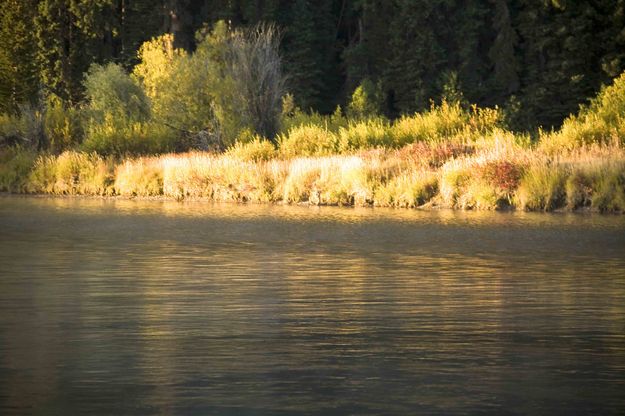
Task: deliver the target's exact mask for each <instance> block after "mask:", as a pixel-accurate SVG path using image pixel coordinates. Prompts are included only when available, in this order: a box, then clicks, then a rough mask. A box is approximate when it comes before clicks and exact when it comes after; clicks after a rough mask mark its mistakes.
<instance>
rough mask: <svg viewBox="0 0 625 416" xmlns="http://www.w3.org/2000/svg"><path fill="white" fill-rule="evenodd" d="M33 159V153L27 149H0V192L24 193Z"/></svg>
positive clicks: (34, 156)
mask: <svg viewBox="0 0 625 416" xmlns="http://www.w3.org/2000/svg"><path fill="white" fill-rule="evenodd" d="M35 158H36V155H35V153H34V152H33V151H31V150H28V149H24V148H20V147H11V148H5V149H0V191H3V192H25V191H26V188H27V184H28V175H29V173H30V171H31V169H32V168H33V164H34V162H35Z"/></svg>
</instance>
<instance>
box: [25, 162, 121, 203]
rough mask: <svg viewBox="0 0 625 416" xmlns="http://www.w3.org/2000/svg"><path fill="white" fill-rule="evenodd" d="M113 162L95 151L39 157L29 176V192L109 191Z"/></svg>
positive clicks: (102, 192) (105, 193)
mask: <svg viewBox="0 0 625 416" xmlns="http://www.w3.org/2000/svg"><path fill="white" fill-rule="evenodd" d="M112 180H113V179H112V164H111V162H110V161H106V160H104V159H102V157H100V156H99V155H97V154H95V153H80V152H75V151H65V152H63V153H61V154H60V155H58V156H54V155H49V156H45V155H42V156H39V158H38V159H37V161H36V162H35V166H34V168H33V170H32V171H31V173H30V176H29V179H28V186H27V187H28V191H29V192H44V193H50V194H57V195H107V194H110V193H112V189H111V184H112Z"/></svg>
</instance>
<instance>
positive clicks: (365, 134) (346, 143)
mask: <svg viewBox="0 0 625 416" xmlns="http://www.w3.org/2000/svg"><path fill="white" fill-rule="evenodd" d="M338 142H339V143H338V147H339V150H340V151H341V152H349V151H354V150H359V149H369V148H374V147H395V144H394V142H393V139H392V137H391V136H390V134H389V125H388V122H387V121H386V120H383V119H381V118H374V119H368V120H363V121H358V122H351V123H349V124H348V125H347V126H346V127H341V128H340V129H339V133H338Z"/></svg>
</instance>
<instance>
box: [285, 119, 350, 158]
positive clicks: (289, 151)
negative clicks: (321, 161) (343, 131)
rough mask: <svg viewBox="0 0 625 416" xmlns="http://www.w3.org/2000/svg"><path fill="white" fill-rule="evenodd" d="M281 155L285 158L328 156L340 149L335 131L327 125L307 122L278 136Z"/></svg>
mask: <svg viewBox="0 0 625 416" xmlns="http://www.w3.org/2000/svg"><path fill="white" fill-rule="evenodd" d="M278 146H279V150H280V155H281V156H282V157H285V158H293V157H301V156H327V155H331V154H335V153H337V152H338V150H339V140H338V137H337V135H336V134H335V133H332V132H331V131H330V130H328V129H327V128H325V127H320V126H317V125H314V124H307V125H302V126H298V127H294V128H292V129H291V130H289V131H288V133H287V134H286V135H283V136H280V137H278Z"/></svg>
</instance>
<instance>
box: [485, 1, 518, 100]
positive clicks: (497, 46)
mask: <svg viewBox="0 0 625 416" xmlns="http://www.w3.org/2000/svg"><path fill="white" fill-rule="evenodd" d="M491 2H492V3H493V4H494V5H495V14H494V16H493V29H494V30H495V33H496V36H495V40H494V42H493V44H492V46H491V48H490V50H489V51H488V57H489V58H490V61H491V62H492V65H493V84H494V89H495V90H496V91H498V95H499V99H500V100H502V99H503V98H504V97H506V96H508V95H510V94H514V93H515V92H517V91H518V89H519V87H520V81H519V73H518V72H519V68H518V60H517V57H516V53H515V48H516V47H517V45H518V42H519V37H518V35H517V33H516V31H515V30H514V28H513V27H512V18H511V16H510V9H509V8H508V4H507V3H508V2H506V0H491Z"/></svg>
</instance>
